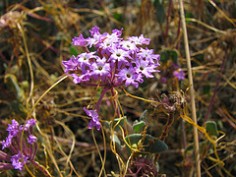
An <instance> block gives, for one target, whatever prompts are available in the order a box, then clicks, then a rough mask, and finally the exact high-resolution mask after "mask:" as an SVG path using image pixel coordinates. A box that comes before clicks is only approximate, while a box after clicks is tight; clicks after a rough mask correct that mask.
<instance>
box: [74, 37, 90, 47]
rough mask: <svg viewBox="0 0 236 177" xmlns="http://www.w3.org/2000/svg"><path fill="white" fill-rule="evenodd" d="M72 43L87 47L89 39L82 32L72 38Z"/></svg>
mask: <svg viewBox="0 0 236 177" xmlns="http://www.w3.org/2000/svg"><path fill="white" fill-rule="evenodd" d="M72 44H73V45H75V46H81V47H85V46H87V40H86V39H85V38H84V36H83V35H82V34H80V35H79V37H74V38H73V39H72Z"/></svg>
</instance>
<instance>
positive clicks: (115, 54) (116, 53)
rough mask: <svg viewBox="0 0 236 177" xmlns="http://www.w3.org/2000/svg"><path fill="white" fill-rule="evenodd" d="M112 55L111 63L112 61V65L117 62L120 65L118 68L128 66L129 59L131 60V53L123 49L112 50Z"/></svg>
mask: <svg viewBox="0 0 236 177" xmlns="http://www.w3.org/2000/svg"><path fill="white" fill-rule="evenodd" d="M111 52H112V54H111V56H110V58H109V61H111V62H112V63H115V62H117V63H118V68H120V66H121V65H122V64H127V63H129V62H128V60H127V59H128V58H130V56H129V53H128V52H127V51H125V50H122V49H116V48H115V49H112V51H111Z"/></svg>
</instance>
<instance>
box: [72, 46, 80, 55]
mask: <svg viewBox="0 0 236 177" xmlns="http://www.w3.org/2000/svg"><path fill="white" fill-rule="evenodd" d="M70 54H71V55H75V56H77V55H78V54H79V51H78V49H77V48H76V47H75V46H70Z"/></svg>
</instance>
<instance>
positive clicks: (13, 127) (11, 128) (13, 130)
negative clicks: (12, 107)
mask: <svg viewBox="0 0 236 177" xmlns="http://www.w3.org/2000/svg"><path fill="white" fill-rule="evenodd" d="M19 129H20V126H19V123H18V122H17V121H16V120H15V119H13V120H12V123H11V124H8V128H7V131H8V136H7V138H6V140H3V141H2V149H5V148H7V147H9V146H10V145H11V142H12V138H14V137H15V136H16V135H17V134H18V132H19Z"/></svg>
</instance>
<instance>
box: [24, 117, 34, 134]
mask: <svg viewBox="0 0 236 177" xmlns="http://www.w3.org/2000/svg"><path fill="white" fill-rule="evenodd" d="M35 125H36V120H35V119H29V120H27V121H26V123H25V125H24V130H25V131H28V130H29V129H30V127H33V126H35Z"/></svg>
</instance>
